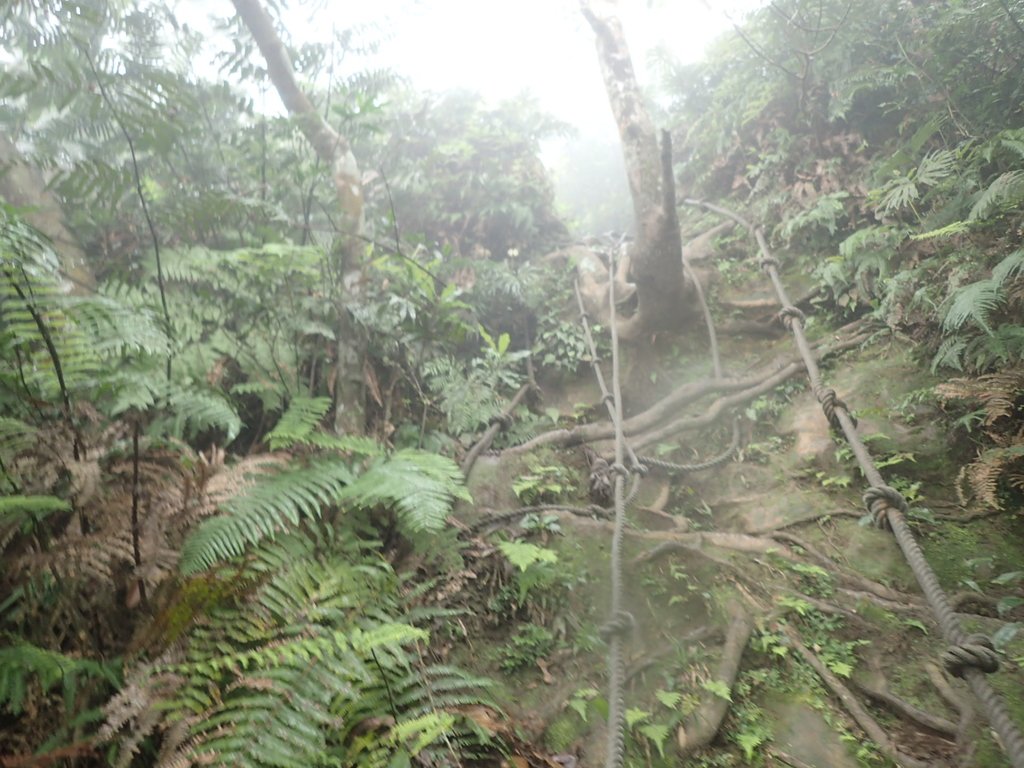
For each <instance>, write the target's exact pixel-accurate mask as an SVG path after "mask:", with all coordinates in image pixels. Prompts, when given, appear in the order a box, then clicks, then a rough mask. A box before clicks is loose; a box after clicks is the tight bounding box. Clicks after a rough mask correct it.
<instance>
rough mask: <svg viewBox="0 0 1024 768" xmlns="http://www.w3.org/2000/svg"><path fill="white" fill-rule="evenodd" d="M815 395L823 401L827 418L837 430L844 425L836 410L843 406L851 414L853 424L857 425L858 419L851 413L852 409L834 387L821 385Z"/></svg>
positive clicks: (847, 413)
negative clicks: (840, 397) (827, 387)
mask: <svg viewBox="0 0 1024 768" xmlns="http://www.w3.org/2000/svg"><path fill="white" fill-rule="evenodd" d="M814 396H815V397H816V398H818V402H819V403H821V410H822V411H823V412H824V414H825V418H826V419H828V423H829V426H830V427H832V429H835V430H837V431H838V430H841V429H842V428H843V425H842V424H841V423H840V422H839V416H838V414H836V411H837V410H838V409H839V408H842V409H843V410H844V411H846V415H847V416H850V420H851V421H852V422H853V426H857V420H856V419H855V418H854V417H853V416H852V415H851V414H850V409H849V408H848V407H847V406H846V403H844V402H843V401H842V400H840V399H839V397H838V395H836V391H835V390H834V389H825V388H823V387H819V388H818V389H816V390H815V392H814Z"/></svg>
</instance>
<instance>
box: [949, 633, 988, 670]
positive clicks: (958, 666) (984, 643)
mask: <svg viewBox="0 0 1024 768" xmlns="http://www.w3.org/2000/svg"><path fill="white" fill-rule="evenodd" d="M942 664H943V666H944V667H945V668H946V671H947V672H949V674H951V675H953V677H963V676H964V670H966V669H967V668H968V667H970V668H973V669H980V670H981V671H982V672H985V673H986V674H991V673H993V672H995V671H996V670H997V669H999V657H998V656H997V655H996V651H995V646H993V645H992V641H991V640H990V639H989V638H988V637H987V636H986V635H968V636H967V638H966V639H965V640H964V641H963V642H962V643H960V644H959V645H952V646H950V647H949V648H947V649H946V652H945V653H943V654H942Z"/></svg>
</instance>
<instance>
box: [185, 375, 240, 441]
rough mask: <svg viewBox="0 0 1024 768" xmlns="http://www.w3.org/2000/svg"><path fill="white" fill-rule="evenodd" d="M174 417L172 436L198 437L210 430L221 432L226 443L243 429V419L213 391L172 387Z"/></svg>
mask: <svg viewBox="0 0 1024 768" xmlns="http://www.w3.org/2000/svg"><path fill="white" fill-rule="evenodd" d="M168 404H169V406H170V409H171V412H172V414H173V418H172V420H171V424H172V425H173V426H172V434H175V435H184V434H192V435H194V434H196V433H198V432H202V431H204V430H207V429H217V430H221V431H222V432H224V434H225V440H226V442H228V443H230V442H231V441H232V440H234V439H235V438H236V437H237V436H238V433H239V432H240V431H241V430H242V420H241V418H239V416H238V413H237V412H236V411H235V409H234V408H233V407H232V406H231V403H229V402H228V401H227V400H226V399H225V398H224V397H223V396H221V395H220V394H219V393H217V392H214V391H212V390H201V389H196V388H185V389H179V388H177V387H174V388H172V390H171V394H170V396H169V398H168Z"/></svg>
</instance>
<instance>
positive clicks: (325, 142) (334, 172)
mask: <svg viewBox="0 0 1024 768" xmlns="http://www.w3.org/2000/svg"><path fill="white" fill-rule="evenodd" d="M232 2H233V3H234V4H235V10H237V11H238V15H239V16H240V17H241V19H242V21H243V22H244V23H245V26H246V27H248V28H249V32H250V33H251V34H252V36H253V39H254V40H255V41H256V45H257V46H258V47H259V49H260V53H262V54H263V58H264V59H265V60H266V62H267V73H268V74H269V75H270V81H271V82H272V83H273V84H274V87H275V88H276V89H277V92H278V94H279V95H280V97H281V101H282V102H284V105H285V107H286V108H287V109H288V112H289V113H290V114H291V116H292V117H293V118H294V119H295V122H296V123H297V124H298V126H299V129H300V130H301V131H302V133H303V135H304V136H305V137H306V139H307V140H308V141H309V143H310V144H311V145H312V146H313V149H314V151H315V152H316V154H317V156H318V157H319V158H320V159H321V160H322V161H323V162H324V163H325V164H326V165H327V167H328V168H330V169H331V178H332V180H333V181H334V189H335V192H336V194H337V197H338V204H339V208H340V211H341V253H342V259H343V263H342V269H341V270H340V271H341V273H342V274H345V272H346V271H347V270H348V268H351V267H354V266H355V265H356V261H357V259H356V254H357V253H358V252H359V249H360V241H359V240H358V238H357V236H358V235H359V230H360V228H361V227H362V223H363V189H362V178H361V176H360V173H359V165H358V163H356V158H355V155H353V154H352V147H351V145H350V144H349V142H348V140H347V139H346V138H345V137H344V136H342V135H341V134H339V133H338V132H337V131H335V130H334V128H332V127H331V126H330V125H329V124H328V123H327V121H326V120H324V118H323V117H321V115H320V113H319V112H317V111H316V109H315V108H314V107H313V103H312V102H311V101H310V100H309V97H308V96H306V94H305V93H303V91H302V89H301V88H300V87H299V84H298V82H297V81H296V80H295V71H294V69H292V64H291V61H290V60H289V58H288V53H287V51H285V48H284V43H283V42H281V38H280V37H279V36H278V34H277V30H275V29H274V22H273V19H271V18H270V14H268V13H267V11H266V9H265V8H264V7H263V5H262V4H261V3H260V1H259V0H232ZM338 324H339V327H338V329H337V337H338V346H337V361H336V367H335V376H334V382H335V383H334V403H335V405H334V427H335V430H336V431H338V432H348V433H360V432H362V431H363V430H364V428H365V421H364V420H365V414H364V408H363V398H364V387H363V382H362V354H361V351H360V349H359V348H358V346H357V345H356V343H355V342H354V340H355V338H356V336H355V333H354V328H353V327H352V323H351V320H350V318H349V314H348V311H347V309H346V308H345V307H339V311H338Z"/></svg>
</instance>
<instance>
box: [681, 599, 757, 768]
mask: <svg viewBox="0 0 1024 768" xmlns="http://www.w3.org/2000/svg"><path fill="white" fill-rule="evenodd" d="M729 615H730V621H729V630H728V632H727V633H726V636H725V644H724V645H723V646H722V658H721V659H720V660H719V662H718V668H717V669H716V670H715V674H714V681H715V682H718V683H722V684H724V685H725V686H726V687H727V688H728V689H729V690H730V691H731V690H732V687H733V685H735V683H736V676H737V675H738V674H739V671H740V660H741V659H742V658H743V649H744V648H746V647H747V643H748V642H749V641H750V635H751V633H752V632H753V631H754V621H753V619H752V618H751V617H750V614H748V613H747V611H746V610H745V609H744V608H743V606H741V605H740V604H739V603H738V602H734V603H732V604H731V605H730V606H729ZM728 712H729V701H728V700H727V699H724V698H722V697H721V696H718V695H716V694H714V693H712V692H711V691H705V692H704V693H702V694H701V701H700V707H698V709H697V711H696V712H694V713H693V714H692V715H690V716H689V717H688V718H686V720H685V721H684V722H683V724H682V725H680V726H679V730H678V731H677V733H676V741H677V743H678V745H679V752H680V755H681V756H682V757H686V756H687V755H690V754H692V753H694V752H696V751H697V750H699V749H703V748H704V747H706V746H707V745H708V744H710V743H711V740H712V739H713V738H714V737H715V734H716V733H718V729H719V728H720V727H721V725H722V721H723V720H724V719H725V716H726V714H727V713H728Z"/></svg>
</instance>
